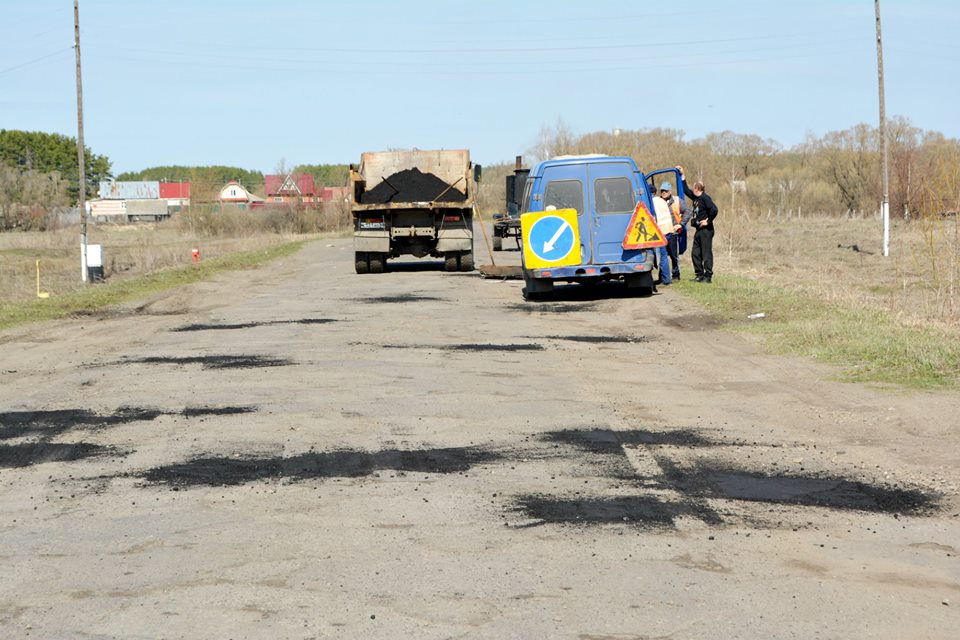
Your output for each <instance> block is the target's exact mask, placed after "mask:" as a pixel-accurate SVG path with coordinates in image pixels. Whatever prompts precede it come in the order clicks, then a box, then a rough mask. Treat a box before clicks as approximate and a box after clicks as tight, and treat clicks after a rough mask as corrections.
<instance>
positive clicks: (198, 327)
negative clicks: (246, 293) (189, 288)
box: [171, 318, 337, 332]
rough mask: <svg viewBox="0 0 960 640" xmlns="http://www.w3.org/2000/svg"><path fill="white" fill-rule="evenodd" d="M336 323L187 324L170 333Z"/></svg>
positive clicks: (324, 320) (302, 320) (310, 320)
mask: <svg viewBox="0 0 960 640" xmlns="http://www.w3.org/2000/svg"><path fill="white" fill-rule="evenodd" d="M331 322H337V321H336V320H334V319H333V318H300V319H299V320H266V321H263V322H236V323H232V324H204V323H197V324H188V325H185V326H183V327H177V328H176V329H171V331H175V332H181V331H229V330H233V329H251V328H253V327H268V326H273V325H278V324H329V323H331Z"/></svg>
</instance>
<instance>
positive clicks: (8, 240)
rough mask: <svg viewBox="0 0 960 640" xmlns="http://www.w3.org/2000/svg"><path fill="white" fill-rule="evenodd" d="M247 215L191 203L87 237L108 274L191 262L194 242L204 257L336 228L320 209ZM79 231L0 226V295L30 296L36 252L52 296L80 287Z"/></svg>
mask: <svg viewBox="0 0 960 640" xmlns="http://www.w3.org/2000/svg"><path fill="white" fill-rule="evenodd" d="M258 214H259V212H258ZM253 215H254V214H251V213H249V212H245V211H244V212H240V211H235V212H229V211H228V212H225V213H220V212H213V211H204V210H202V209H197V210H195V211H194V212H193V213H192V214H182V215H180V216H178V217H177V218H174V219H173V220H170V221H167V222H164V223H160V224H136V225H90V227H89V239H88V242H89V243H91V244H100V245H103V257H104V270H105V273H106V277H107V281H108V282H112V281H116V280H122V279H126V278H131V277H138V276H143V275H146V274H149V273H153V272H156V271H159V270H162V269H167V268H170V267H177V266H183V265H188V264H191V263H192V262H193V257H192V254H191V251H192V249H194V248H196V249H199V250H200V256H201V260H202V261H206V260H211V259H214V258H218V257H221V256H224V255H227V254H231V253H236V252H242V251H253V250H257V249H264V248H266V247H271V246H275V245H278V244H282V243H286V242H289V241H291V240H293V239H296V238H303V237H312V236H314V235H315V233H308V234H304V233H303V231H304V230H306V231H309V232H316V231H320V230H326V231H327V232H329V233H334V234H336V233H341V232H342V220H341V219H340V216H332V217H331V219H330V220H329V221H328V220H326V219H325V218H322V217H320V216H323V215H325V214H323V213H318V214H314V215H316V216H317V219H316V220H313V219H307V218H305V217H304V216H303V215H302V214H301V213H297V212H290V214H289V215H288V214H286V212H266V214H264V215H257V217H256V218H252V216H253ZM252 220H255V221H256V223H251V221H252ZM79 233H80V232H79V227H71V228H67V229H61V230H57V231H47V232H7V233H0V300H3V301H6V302H11V301H16V300H30V299H35V298H36V260H40V270H41V286H42V288H43V289H44V290H45V291H49V292H50V293H51V295H52V296H54V297H56V296H60V295H66V294H70V293H73V292H76V291H78V290H80V289H82V288H84V287H85V286H86V285H84V284H83V283H82V282H81V280H80V248H79V247H80V236H79Z"/></svg>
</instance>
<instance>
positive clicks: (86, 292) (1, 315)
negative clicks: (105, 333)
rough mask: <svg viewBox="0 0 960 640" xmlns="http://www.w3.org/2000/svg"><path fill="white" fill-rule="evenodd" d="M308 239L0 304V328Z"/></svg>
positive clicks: (99, 304)
mask: <svg viewBox="0 0 960 640" xmlns="http://www.w3.org/2000/svg"><path fill="white" fill-rule="evenodd" d="M308 241H309V240H308V239H298V240H288V241H285V242H279V243H272V244H270V245H269V246H266V247H263V248H259V249H253V250H248V251H239V252H235V253H227V254H224V255H221V256H219V257H216V258H213V259H210V260H204V261H203V262H202V263H201V264H199V265H197V266H193V265H189V266H180V267H170V268H166V269H161V270H159V271H155V272H153V273H149V274H146V275H141V276H134V277H127V278H119V279H116V280H112V281H109V282H106V283H103V284H98V285H95V286H86V287H83V288H81V289H76V290H73V291H71V292H70V293H65V294H62V295H57V296H51V297H50V298H48V299H46V300H40V299H37V298H35V297H34V298H33V299H30V300H15V301H3V302H0V329H6V328H9V327H13V326H16V325H19V324H26V323H29V322H36V321H40V320H53V319H56V318H62V317H65V316H70V315H75V314H79V313H90V312H93V311H97V310H100V309H104V308H107V307H111V306H114V305H118V304H121V303H124V302H128V301H131V300H139V299H142V298H145V297H147V296H149V295H151V294H154V293H157V292H159V291H164V290H166V289H171V288H173V287H178V286H182V285H185V284H190V283H193V282H197V281H200V280H203V279H205V278H208V277H210V276H212V275H215V274H217V273H221V272H224V271H237V270H240V269H252V268H255V267H258V266H260V265H262V264H264V263H266V262H269V261H270V260H273V259H276V258H280V257H283V256H288V255H291V254H293V253H295V252H296V251H298V250H299V249H300V248H301V247H302V246H303V244H304V243H305V242H308Z"/></svg>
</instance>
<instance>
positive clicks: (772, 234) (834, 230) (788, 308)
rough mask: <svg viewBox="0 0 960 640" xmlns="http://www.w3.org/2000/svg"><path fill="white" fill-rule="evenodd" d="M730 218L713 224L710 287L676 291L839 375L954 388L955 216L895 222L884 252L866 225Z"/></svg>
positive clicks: (958, 351) (958, 336)
mask: <svg viewBox="0 0 960 640" xmlns="http://www.w3.org/2000/svg"><path fill="white" fill-rule="evenodd" d="M733 222H734V224H731V223H728V224H726V225H722V226H720V225H718V226H719V229H720V230H719V232H718V237H717V240H718V241H717V243H716V244H715V256H716V259H715V262H716V265H715V266H716V271H717V272H718V274H719V275H718V276H717V277H715V278H714V282H713V284H712V285H699V284H695V283H692V282H690V281H689V280H684V281H681V282H680V283H679V287H678V289H679V290H680V291H682V292H683V293H685V294H687V295H689V296H691V297H692V298H694V299H695V300H697V301H698V302H700V303H702V304H703V305H704V306H706V307H707V308H708V309H710V310H711V311H712V312H714V313H715V314H717V315H718V316H720V317H721V318H724V319H726V320H728V321H729V322H728V326H729V327H731V328H734V329H737V330H742V331H748V332H751V333H757V334H760V335H762V336H763V337H764V339H765V342H766V344H767V345H768V346H769V347H770V348H772V349H774V350H776V351H781V352H786V353H793V354H799V355H805V356H811V357H814V358H816V359H818V360H821V361H825V362H830V363H834V364H838V365H840V366H841V367H842V370H843V374H842V377H843V378H844V379H846V380H855V381H870V382H893V383H897V384H901V385H905V386H911V387H937V386H953V385H957V384H958V383H960V245H958V243H957V239H958V225H960V222H958V221H957V220H956V219H938V220H930V221H914V222H912V223H903V222H898V223H895V224H894V225H893V228H892V232H891V255H890V256H889V257H883V256H882V255H881V247H880V232H881V230H880V226H879V223H878V222H877V221H875V220H841V219H837V218H809V219H808V218H805V219H793V220H788V221H785V222H780V223H777V224H769V223H766V222H758V221H750V220H740V221H733ZM838 245H839V246H838ZM854 245H856V247H857V248H858V249H859V251H857V250H854V249H851V248H850V247H852V246H854ZM687 259H688V258H687ZM687 264H688V263H687ZM691 272H692V269H690V268H689V266H687V267H686V273H687V274H690V273H691ZM753 313H764V314H766V317H765V318H763V319H762V320H753V321H751V320H748V319H747V316H748V315H750V314H753Z"/></svg>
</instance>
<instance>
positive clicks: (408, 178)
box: [360, 168, 467, 204]
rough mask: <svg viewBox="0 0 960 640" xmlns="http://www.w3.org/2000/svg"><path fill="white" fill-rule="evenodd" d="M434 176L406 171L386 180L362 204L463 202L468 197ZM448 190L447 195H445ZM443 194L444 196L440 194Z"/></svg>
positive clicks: (415, 169)
mask: <svg viewBox="0 0 960 640" xmlns="http://www.w3.org/2000/svg"><path fill="white" fill-rule="evenodd" d="M447 186H448V185H447V183H446V182H444V181H443V180H441V179H440V178H438V177H437V176H435V175H433V174H432V173H423V172H422V171H420V170H419V169H417V168H413V169H405V170H403V171H398V172H397V173H395V174H393V175H392V176H389V177H388V178H386V179H384V181H383V182H381V183H380V184H378V185H377V186H375V187H374V188H373V189H370V190H369V191H366V192H364V193H363V195H362V196H360V204H387V203H388V202H432V201H437V202H463V201H464V200H466V199H467V195H466V194H465V193H464V192H463V191H459V190H457V188H456V187H451V188H450V189H449V190H447ZM444 190H447V192H446V193H443V192H444ZM441 193H442V194H443V195H442V196H441V195H440V194H441Z"/></svg>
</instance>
